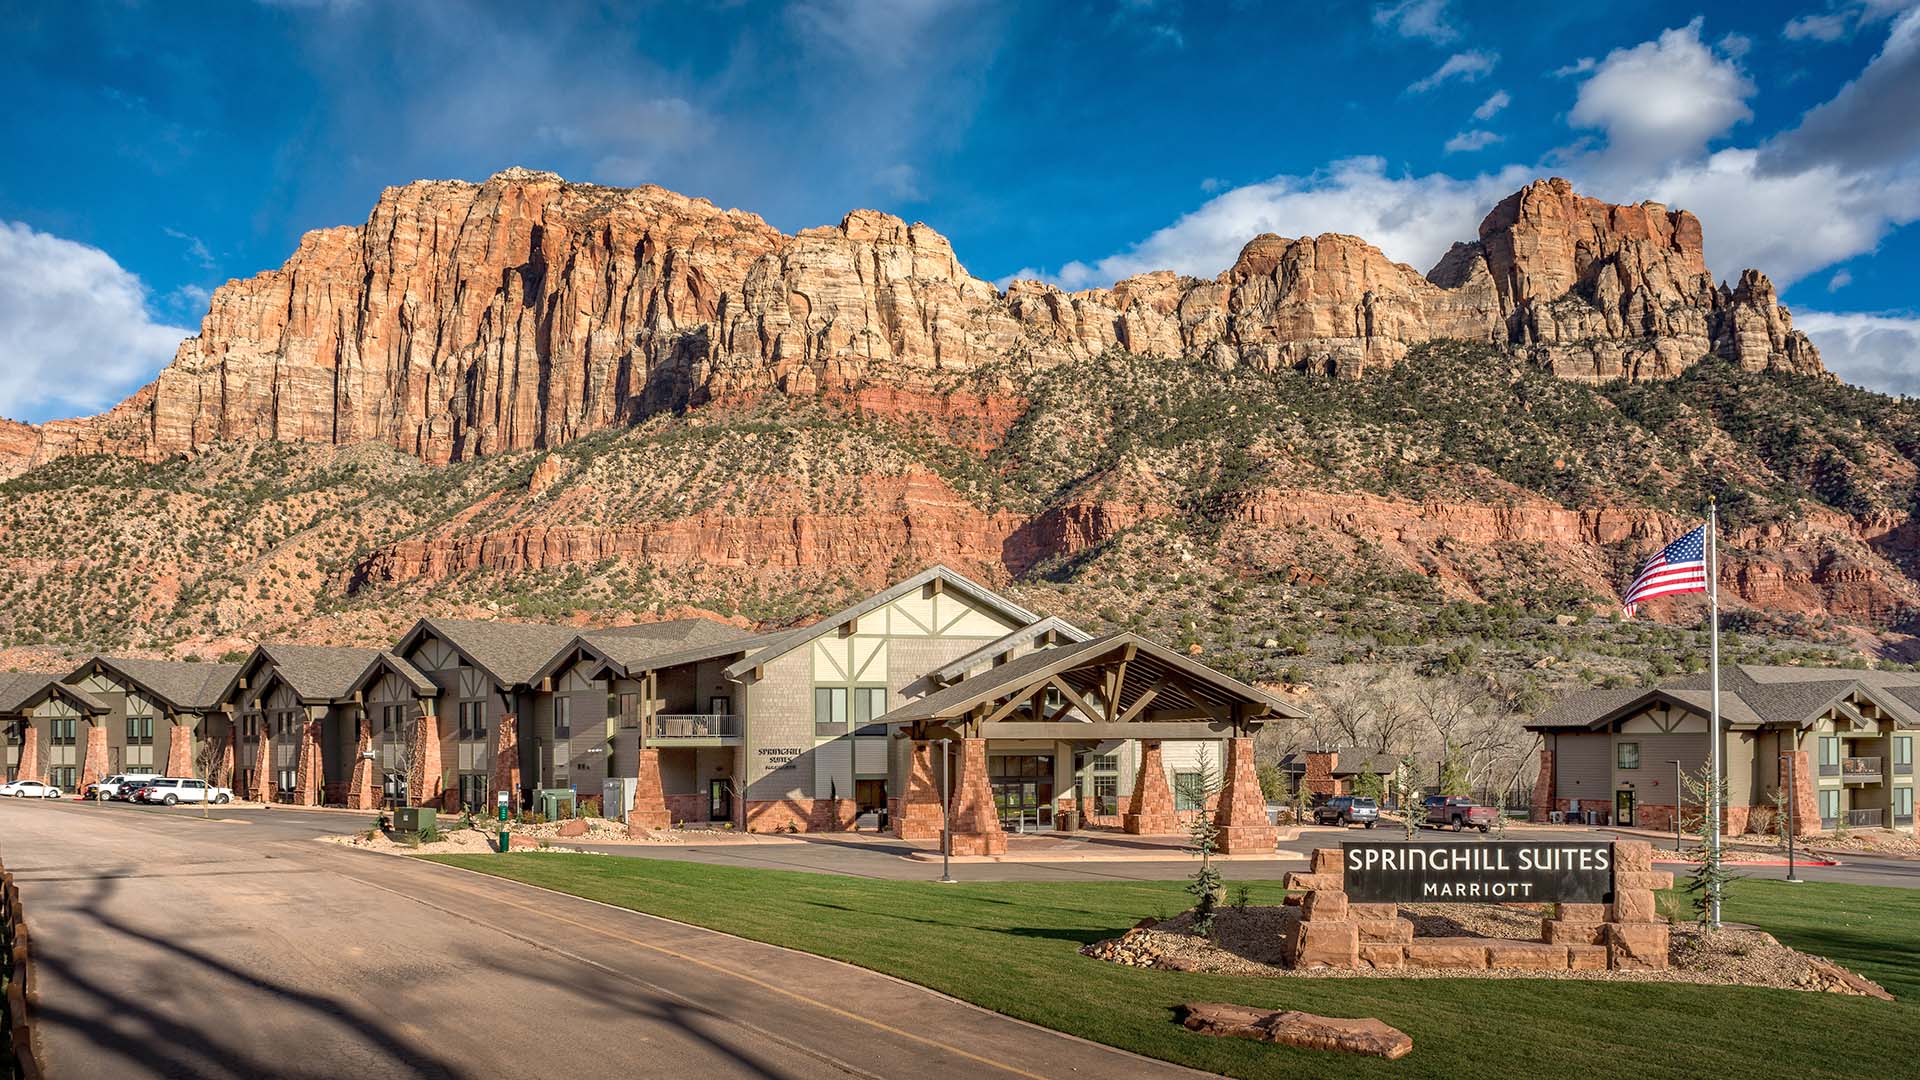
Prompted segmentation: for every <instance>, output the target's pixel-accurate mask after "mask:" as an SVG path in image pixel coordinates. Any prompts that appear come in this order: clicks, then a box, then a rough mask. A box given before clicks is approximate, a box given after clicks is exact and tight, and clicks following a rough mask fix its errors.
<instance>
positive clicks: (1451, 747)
mask: <svg viewBox="0 0 1920 1080" xmlns="http://www.w3.org/2000/svg"><path fill="white" fill-rule="evenodd" d="M1472 793H1473V792H1472V788H1471V785H1470V782H1469V781H1468V779H1467V758H1466V755H1465V754H1462V753H1461V752H1460V747H1459V746H1458V745H1457V744H1455V743H1448V744H1447V747H1446V753H1445V755H1444V756H1442V757H1441V759H1440V794H1442V795H1470V794H1472Z"/></svg>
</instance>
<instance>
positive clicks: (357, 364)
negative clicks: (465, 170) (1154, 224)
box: [0, 169, 1820, 471]
mask: <svg viewBox="0 0 1920 1080" xmlns="http://www.w3.org/2000/svg"><path fill="white" fill-rule="evenodd" d="M1431 338H1460V339H1467V340H1477V341H1489V342H1499V343H1504V344H1507V345H1509V346H1511V347H1513V348H1515V349H1518V350H1522V351H1524V352H1525V353H1527V354H1528V355H1530V356H1532V357H1533V358H1535V359H1536V360H1537V362H1539V363H1541V364H1543V365H1545V366H1546V367H1548V368H1550V369H1551V370H1553V371H1554V372H1556V373H1558V374H1561V375H1564V376H1567V377H1570V378H1580V379H1593V380H1602V379H1610V378H1615V377H1620V376H1625V377H1629V378H1660V377H1665V376H1670V375H1673V374H1676V373H1678V372H1679V371H1681V370H1683V369H1685V368H1686V367H1687V366H1688V365H1689V364H1692V363H1694V362H1695V361H1697V360H1699V359H1700V358H1702V357H1705V356H1711V355H1718V356H1723V357H1726V358H1728V359H1730V360H1733V361H1735V362H1738V363H1740V364H1741V365H1743V366H1745V367H1748V368H1753V369H1762V368H1781V369H1787V370H1793V371H1802V372H1818V371H1819V370H1820V362H1819V358H1818V355H1817V354H1816V353H1815V351H1814V349H1813V347H1812V345H1811V344H1809V343H1808V342H1807V340H1806V338H1805V337H1804V336H1802V335H1801V334H1799V333H1798V332H1796V331H1794V330H1793V329H1792V323H1791V320H1790V319H1789V317H1788V315H1787V313H1786V312H1785V311H1784V310H1783V309H1781V308H1780V307H1779V306H1778V304H1777V303H1776V300H1775V297H1774V292H1773V288H1772V285H1771V284H1770V283H1769V282H1768V281H1767V279H1766V278H1765V277H1764V276H1763V275H1761V274H1758V273H1756V272H1754V271H1748V272H1747V273H1746V274H1745V275H1743V276H1742V277H1741V279H1740V281H1739V283H1738V285H1737V286H1735V287H1733V288H1731V289H1729V288H1727V287H1725V286H1720V285H1715V284H1714V282H1713V280H1712V278H1711V276H1710V275H1709V274H1708V273H1707V270H1706V266H1705V261H1704V259H1703V257H1702V254H1701V237H1700V225H1699V222H1698V220H1697V219H1695V218H1694V217H1693V216H1692V215H1691V214H1687V213H1685V212H1679V211H1668V210H1666V209H1665V208H1664V207H1660V206H1658V205H1656V204H1651V203H1648V204H1642V205H1640V206H1612V205H1608V204H1605V203H1601V202H1598V201H1596V200H1593V199H1587V198H1584V197H1582V196H1579V195H1576V194H1574V192H1573V190H1572V188H1571V186H1570V185H1568V184H1567V183H1566V181H1563V180H1550V181H1540V182H1537V183H1535V184H1532V185H1530V186H1529V187H1527V188H1526V189H1525V190H1523V191H1521V192H1519V193H1517V194H1515V195H1513V196H1511V197H1509V198H1507V199H1506V200H1504V201H1503V202H1501V203H1500V205H1499V206H1497V207H1495V208H1494V210H1493V212H1492V213H1490V214H1489V215H1488V216H1487V219H1486V220H1485V221H1484V222H1483V223H1482V224H1481V226H1480V239H1479V240H1478V241H1477V242H1474V243H1471V244H1460V245H1456V246H1455V248H1454V249H1453V250H1452V251H1451V252H1449V253H1448V254H1447V256H1446V257H1445V258H1443V259H1442V260H1441V262H1440V264H1439V265H1437V266H1436V267H1435V268H1434V269H1433V271H1432V272H1431V273H1429V274H1427V275H1424V276H1423V275H1421V274H1420V273H1419V272H1418V271H1417V270H1415V269H1414V268H1412V267H1410V266H1406V265H1404V264H1400V263H1395V262H1393V261H1391V260H1389V259H1388V258H1387V257H1386V256H1385V255H1383V254H1382V253H1381V252H1380V251H1379V249H1377V248H1375V247H1372V246H1371V245H1369V244H1367V243H1366V242H1365V241H1363V240H1360V239H1358V238H1356V237H1351V236H1342V235H1338V234H1327V235H1322V236H1318V237H1307V238H1303V239H1286V238H1282V237H1277V236H1270V235H1269V236H1260V237H1256V238H1255V239H1254V240H1253V241H1251V242H1250V243H1249V244H1248V245H1247V246H1246V248H1245V249H1244V250H1243V251H1242V252H1241V253H1240V257H1239V258H1238V259H1237V260H1236V261H1235V263H1234V265H1233V266H1231V267H1230V268H1228V269H1227V270H1226V271H1225V272H1223V273H1222V274H1220V275H1219V276H1218V277H1217V278H1214V279H1212V280H1203V279H1199V278H1191V277H1180V276H1177V275H1175V274H1172V273H1170V272H1157V273H1151V274H1145V275H1141V276H1138V277H1134V278H1129V279H1127V280H1124V281H1121V282H1119V283H1117V284H1115V285H1114V286H1113V287H1112V288H1109V289H1092V290H1086V291H1081V292H1073V293H1068V292H1063V291H1061V290H1059V289H1057V288H1054V287H1052V286H1049V285H1045V284H1041V283H1038V282H1031V281H1025V282H1015V283H1013V284H1012V285H1011V286H1010V287H1009V288H1008V289H1007V291H1006V292H1004V293H1002V292H1001V291H999V290H997V289H996V288H994V286H993V285H992V284H990V283H988V282H986V281H983V280H981V279H979V278H975V277H973V276H972V275H970V274H968V273H967V271H966V269H965V268H964V267H963V266H962V265H961V264H960V262H959V260H958V259H957V258H956V256H955V255H954V252H953V248H952V245H951V244H949V243H948V242H947V240H946V238H945V237H943V236H941V235H940V234H938V233H936V232H934V231H933V230H932V229H930V228H928V227H927V226H925V225H920V224H912V225H910V224H907V223H906V222H904V221H901V220H900V219H898V218H895V217H891V216H889V215H886V214H881V213H876V212H872V211H856V212H854V213H851V214H849V215H848V216H847V217H846V218H845V219H844V220H843V221H842V222H841V223H840V224H839V225H837V226H833V227H824V228H817V229H808V230H804V231H802V232H800V233H799V234H798V235H795V236H787V235H785V234H782V233H780V232H779V231H778V230H775V229H774V228H772V227H771V226H769V225H767V224H766V222H764V221H762V220H761V219H760V218H758V217H756V216H754V215H752V214H748V213H744V212H741V211H737V210H721V209H719V208H718V207H716V206H714V205H713V204H712V203H710V202H707V201H706V200H703V199H693V198H688V197H685V196H682V195H677V194H674V193H673V192H669V191H665V190H662V189H660V188H653V187H645V188H637V189H632V190H626V189H614V188H604V187H598V186H594V185H585V184H569V183H567V182H565V181H563V180H562V179H560V178H559V177H557V176H554V175H552V174H550V173H537V172H530V171H527V170H522V169H509V170H507V171H505V172H502V173H500V174H498V175H496V176H494V177H492V178H490V179H489V180H487V181H486V182H485V183H482V184H469V183H462V182H445V181H422V182H418V183H414V184H409V185H407V186H405V187H400V188H392V189H389V190H388V191H386V192H385V193H384V194H383V195H382V196H381V198H380V201H379V203H378V205H376V206H375V207H374V210H373V213H372V215H371V216H370V217H369V218H368V220H367V222H366V224H364V225H361V226H358V227H341V228H333V229H323V230H319V231H316V232H312V233H309V234H307V235H306V236H305V237H303V238H302V240H301V242H300V247H299V249H298V250H297V251H296V252H295V253H294V254H293V256H292V257H291V258H290V259H288V261H287V263H286V265H284V266H283V267H281V268H280V269H278V270H273V271H268V272H266V273H262V274H259V275H257V276H255V277H253V278H250V279H247V280H244V281H232V282H229V283H228V284H227V285H225V286H223V287H222V288H220V289H219V290H218V291H217V292H216V293H215V294H214V298H213V302H212V306H211V309H210V310H209V311H208V313H207V315H206V317H205V319H203V320H202V322H201V326H200V333H199V335H198V336H196V337H194V338H191V339H189V340H188V341H186V342H184V343H183V344H182V345H181V346H180V350H179V352H178V354H177V355H176V357H175V359H174V361H173V363H172V364H171V365H169V366H168V367H167V368H166V369H165V370H164V371H162V372H161V374H160V376H159V377H158V378H157V379H156V380H155V381H154V382H153V383H152V384H151V385H149V386H147V387H146V388H144V389H142V390H141V391H140V392H139V393H137V394H135V395H134V396H133V397H131V398H129V399H128V400H127V401H125V402H122V403H121V404H120V405H118V406H116V407H115V408H114V409H112V410H110V411H109V412H107V413H105V414H102V415H100V416H97V417H89V418H84V419H79V420H64V421H56V422H54V423H50V424H47V425H45V426H44V427H41V428H37V429H21V428H17V427H15V428H8V429H6V430H4V431H0V471H18V469H19V468H21V467H24V466H25V465H26V464H28V463H31V462H33V461H38V460H44V459H46V458H49V457H52V456H56V455H60V454H68V453H103V452H104V453H122V454H129V455H134V456H138V457H142V458H147V459H158V458H163V457H166V456H169V455H173V454H176V453H180V452H184V451H190V450H193V449H195V448H197V447H200V446H204V445H206V444H208V443H211V442H214V441H217V440H223V439H277V440H289V441H299V442H316V443H348V442H357V441H366V440H375V441H380V442H385V443H388V444H391V445H393V446H396V447H399V448H401V449H403V450H406V451H407V452H409V453H412V454H415V455H418V456H419V457H421V458H423V459H425V460H427V461H430V462H445V461H449V460H453V459H458V458H466V457H471V456H474V455H480V454H488V453H493V452H498V451H502V450H508V449H515V448H524V447H537V446H556V445H560V444H563V443H566V442H568V441H570V440H572V439H575V438H578V437H580V436H581V435H584V434H586V433H589V432H592V431H595V430H597V429H600V428H604V427H607V426H609V425H612V424H618V423H624V422H628V421H631V420H633V419H635V418H638V417H641V416H644V415H647V414H649V413H652V412H655V411H658V410H662V409H672V408H684V407H688V406H693V405H699V404H702V403H704V402H708V401H712V400H725V399H736V398H743V397H752V396H756V395H762V394H767V393H782V392H783V393H787V394H795V395H811V394H827V395H840V396H844V397H847V398H849V399H851V400H855V401H857V402H859V403H860V404H861V405H862V406H863V407H873V408H880V409H886V410H891V411H894V412H900V413H915V412H925V413H928V414H931V415H936V416H938V415H942V414H948V413H953V412H956V411H958V412H964V413H969V414H978V415H983V416H986V417H988V418H989V420H988V422H989V423H990V424H992V423H996V422H999V423H1004V421H1005V419H1008V418H1011V417H1012V416H1014V415H1017V414H1018V411H1019V400H1020V399H1019V393H1020V388H1019V386H1018V385H1015V384H1014V383H1012V382H1009V381H1005V380H1004V379H1003V380H1001V381H998V382H996V383H992V384H989V385H988V386H987V387H986V388H985V389H979V388H976V389H975V390H974V391H972V392H973V393H976V394H979V395H981V396H980V397H977V398H975V399H971V400H968V401H966V402H963V403H961V404H959V405H956V403H955V401H954V400H953V399H952V398H951V397H950V395H951V394H952V393H954V391H953V390H952V388H951V380H948V379H944V378H943V376H949V375H952V374H955V373H965V372H971V371H974V370H975V369H978V368H980V367H981V366H982V365H985V364H988V363H991V362H994V361H999V360H1003V359H1015V360H1022V361H1027V362H1031V363H1037V364H1043V365H1044V364H1048V363H1055V362H1059V361H1061V360H1065V359H1068V358H1072V357H1076V356H1083V355H1088V354H1095V353H1099V352H1101V351H1103V350H1106V349H1110V348H1119V349H1125V350H1129V351H1133V352H1137V353H1161V354H1168V355H1172V354H1179V353H1190V354H1198V355H1205V356H1207V357H1209V358H1211V359H1212V360H1213V362H1214V363H1216V364H1217V365H1219V366H1222V367H1229V366H1234V365H1240V364H1246V365H1250V366H1254V367H1257V368H1259V369H1262V370H1281V369H1294V370H1302V371H1311V372H1316V373H1323V374H1332V375H1343V376H1357V375H1360V374H1362V373H1364V372H1365V371H1366V370H1367V369H1369V368H1373V367H1378V366H1382V365H1390V364H1393V363H1397V362H1399V361H1400V360H1402V359H1403V358H1404V357H1405V356H1406V354H1407V351H1408V349H1409V348H1410V347H1411V346H1412V345H1414V344H1417V343H1419V342H1421V341H1425V340H1428V339H1431ZM1015 370H1017V368H1016V369H1015ZM996 417H997V418H1001V419H1000V420H998V421H996V420H994V419H992V418H996Z"/></svg>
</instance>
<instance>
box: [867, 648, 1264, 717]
mask: <svg viewBox="0 0 1920 1080" xmlns="http://www.w3.org/2000/svg"><path fill="white" fill-rule="evenodd" d="M1126 646H1132V647H1133V649H1134V660H1133V661H1132V662H1131V663H1130V664H1129V665H1128V681H1129V686H1132V685H1133V683H1134V682H1135V681H1151V680H1152V678H1153V677H1154V673H1155V672H1171V673H1176V674H1178V675H1181V676H1184V678H1185V679H1186V680H1188V681H1189V682H1190V683H1191V684H1192V685H1193V686H1194V687H1195V688H1196V692H1198V693H1201V694H1202V695H1203V696H1205V697H1207V698H1208V699H1209V700H1212V701H1215V702H1229V701H1235V702H1246V703H1250V704H1259V705H1264V706H1266V707H1267V708H1268V709H1270V710H1272V711H1273V712H1274V713H1277V714H1278V715H1280V716H1285V717H1299V716H1300V715H1302V714H1301V713H1300V711H1299V710H1298V709H1297V708H1295V707H1294V706H1292V705H1289V704H1288V703H1286V702H1284V701H1282V700H1280V699H1279V698H1277V697H1274V696H1273V695H1272V694H1269V693H1267V692H1266V691H1264V690H1258V689H1255V688H1254V687H1251V686H1248V685H1247V684H1245V683H1243V682H1240V681H1239V680H1237V679H1234V678H1232V677H1231V676H1228V675H1224V674H1222V673H1220V672H1218V671H1215V670H1213V669H1212V668H1210V667H1207V666H1206V665H1205V664H1200V663H1196V662H1195V661H1193V660H1189V659H1187V658H1186V657H1184V656H1181V655H1180V654H1179V653H1177V652H1174V651H1173V650H1172V649H1169V648H1166V647H1165V646H1163V645H1159V644H1156V643H1154V642H1152V641H1148V640H1147V639H1145V638H1142V637H1140V636H1138V635H1136V634H1130V633H1118V634H1107V635H1104V636H1102V637H1097V638H1090V639H1088V640H1086V641H1080V642H1075V643H1073V644H1071V645H1060V646H1056V647H1054V648H1051V649H1040V650H1037V651H1035V652H1030V653H1028V654H1026V655H1025V656H1021V657H1016V658H1015V659H1012V660H1009V661H1007V662H1006V663H1004V664H1001V665H999V666H997V667H991V668H988V669H987V670H985V671H983V672H981V673H980V674H978V675H975V676H973V677H972V678H968V679H962V680H960V681H959V682H957V683H954V684H953V685H952V686H949V687H946V688H944V689H941V690H936V691H934V692H933V693H931V694H928V695H927V696H925V697H922V698H915V699H914V700H912V701H908V702H906V703H904V704H902V705H901V706H900V707H899V708H897V709H894V710H893V711H892V712H889V713H887V715H885V716H883V717H881V718H880V719H881V721H883V722H885V723H888V724H902V723H912V722H914V721H919V720H931V719H937V718H940V717H949V716H956V715H959V714H960V713H962V712H964V711H965V710H966V709H968V708H971V707H972V706H973V705H976V704H980V703H982V702H986V701H992V700H995V699H997V698H999V697H1001V696H1004V695H1005V694H1006V693H1007V692H1008V691H1010V690H1016V689H1019V688H1021V687H1023V686H1025V685H1027V684H1028V683H1030V682H1032V681H1034V680H1035V679H1037V678H1043V677H1045V676H1046V673H1047V672H1049V671H1058V672H1061V673H1063V674H1064V673H1065V672H1067V671H1069V670H1071V669H1072V668H1073V666H1074V664H1075V663H1076V662H1090V661H1094V660H1097V659H1098V658H1100V657H1102V656H1106V655H1108V654H1110V653H1113V652H1114V651H1116V650H1118V649H1121V648H1124V647H1126ZM1082 689H1086V688H1084V687H1083V688H1082ZM1145 689H1146V687H1144V686H1140V687H1138V688H1136V689H1134V691H1133V693H1132V696H1133V697H1137V696H1138V695H1139V694H1140V693H1143V692H1145ZM1185 693H1186V691H1185V690H1180V691H1177V692H1176V694H1177V695H1184V694H1185ZM1119 696H1120V698H1121V704H1122V705H1123V706H1124V705H1126V704H1128V703H1129V692H1128V689H1127V688H1125V687H1123V688H1122V691H1121V694H1120V695H1119Z"/></svg>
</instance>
